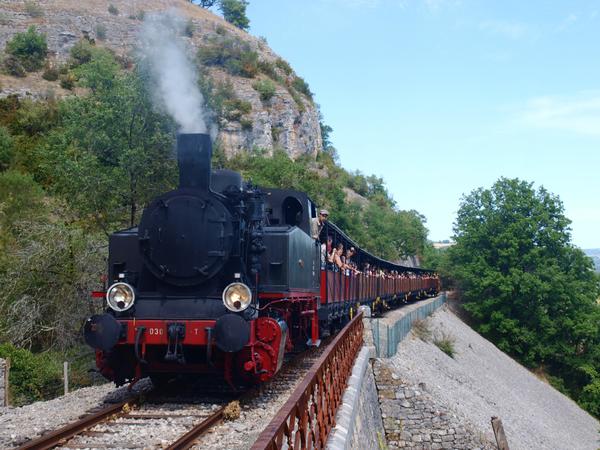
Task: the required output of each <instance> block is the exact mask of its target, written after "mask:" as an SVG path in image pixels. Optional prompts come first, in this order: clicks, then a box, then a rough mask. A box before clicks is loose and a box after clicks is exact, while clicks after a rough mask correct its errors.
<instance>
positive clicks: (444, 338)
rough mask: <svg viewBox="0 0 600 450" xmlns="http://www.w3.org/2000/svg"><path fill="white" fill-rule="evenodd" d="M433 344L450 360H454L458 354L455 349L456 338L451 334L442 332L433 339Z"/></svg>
mask: <svg viewBox="0 0 600 450" xmlns="http://www.w3.org/2000/svg"><path fill="white" fill-rule="evenodd" d="M433 343H434V344H435V346H436V347H437V348H439V349H440V350H441V351H443V352H444V353H445V354H446V355H448V356H449V357H450V358H454V355H455V354H456V349H455V348H454V344H456V338H455V337H454V336H452V335H451V334H450V333H446V332H445V331H441V332H440V333H439V334H437V335H436V336H435V337H434V338H433Z"/></svg>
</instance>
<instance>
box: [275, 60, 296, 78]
mask: <svg viewBox="0 0 600 450" xmlns="http://www.w3.org/2000/svg"><path fill="white" fill-rule="evenodd" d="M275 65H276V66H277V67H279V68H280V69H281V70H283V72H284V73H285V74H286V75H291V74H292V73H293V72H294V71H293V70H292V66H290V64H289V63H288V62H287V61H286V60H284V59H281V58H278V59H277V61H275Z"/></svg>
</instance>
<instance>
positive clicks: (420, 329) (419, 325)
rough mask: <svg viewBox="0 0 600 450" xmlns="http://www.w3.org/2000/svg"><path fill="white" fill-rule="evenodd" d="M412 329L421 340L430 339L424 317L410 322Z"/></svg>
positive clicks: (427, 324)
mask: <svg viewBox="0 0 600 450" xmlns="http://www.w3.org/2000/svg"><path fill="white" fill-rule="evenodd" d="M412 330H413V333H414V334H415V336H417V337H418V338H419V339H421V340H422V341H425V342H428V341H429V340H430V339H431V330H430V329H429V323H428V322H427V320H425V319H417V320H415V321H414V322H413V323H412Z"/></svg>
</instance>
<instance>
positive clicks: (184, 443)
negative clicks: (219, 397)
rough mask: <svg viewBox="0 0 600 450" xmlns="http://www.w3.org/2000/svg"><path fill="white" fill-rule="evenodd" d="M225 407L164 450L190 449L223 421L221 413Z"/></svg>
mask: <svg viewBox="0 0 600 450" xmlns="http://www.w3.org/2000/svg"><path fill="white" fill-rule="evenodd" d="M226 407H227V405H225V406H222V407H221V408H219V409H218V410H217V411H216V412H215V413H214V414H213V415H211V416H209V417H208V418H206V419H205V420H203V421H202V422H200V423H199V424H197V425H195V426H194V428H192V429H191V430H190V431H188V432H187V433H185V434H184V435H183V436H181V437H180V438H179V439H177V440H176V441H175V442H173V443H172V444H171V445H169V446H168V447H167V449H166V450H186V449H188V448H190V447H191V446H192V445H194V441H195V440H196V439H198V438H199V437H200V436H202V435H203V434H204V433H206V432H207V431H208V430H209V429H210V428H211V427H213V426H214V425H216V424H217V423H219V422H221V421H222V420H223V411H225V408H226Z"/></svg>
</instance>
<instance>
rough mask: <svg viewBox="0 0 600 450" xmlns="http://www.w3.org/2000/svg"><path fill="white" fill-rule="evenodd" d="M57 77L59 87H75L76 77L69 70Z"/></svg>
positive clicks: (69, 88)
mask: <svg viewBox="0 0 600 450" xmlns="http://www.w3.org/2000/svg"><path fill="white" fill-rule="evenodd" d="M59 78H60V87H61V88H63V89H68V90H71V89H73V88H74V87H75V82H76V81H77V79H76V78H75V75H73V74H72V73H71V72H67V73H66V74H63V75H61V76H60V77H59Z"/></svg>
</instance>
